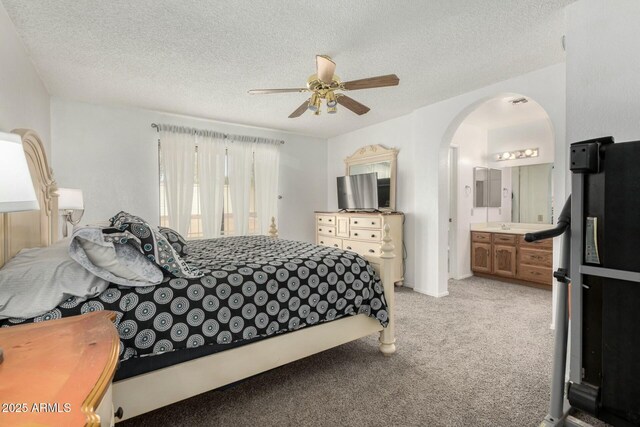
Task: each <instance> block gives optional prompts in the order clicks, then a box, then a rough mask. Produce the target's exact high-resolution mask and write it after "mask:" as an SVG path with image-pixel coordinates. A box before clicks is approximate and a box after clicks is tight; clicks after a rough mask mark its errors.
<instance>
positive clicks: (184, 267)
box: [111, 211, 203, 279]
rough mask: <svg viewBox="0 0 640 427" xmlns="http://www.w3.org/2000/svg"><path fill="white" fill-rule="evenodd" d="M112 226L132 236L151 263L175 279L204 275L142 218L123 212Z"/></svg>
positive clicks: (112, 222) (115, 218)
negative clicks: (191, 265)
mask: <svg viewBox="0 0 640 427" xmlns="http://www.w3.org/2000/svg"><path fill="white" fill-rule="evenodd" d="M111 225H112V226H113V227H115V228H116V229H117V230H119V231H120V232H123V233H126V234H127V235H129V236H131V237H132V238H133V239H134V241H135V242H137V243H138V244H139V249H140V250H141V252H142V253H143V254H145V255H146V256H147V258H149V259H150V260H151V261H153V262H155V263H156V265H158V266H159V267H160V268H163V269H164V270H166V271H167V272H169V273H170V274H171V275H172V276H174V277H182V278H186V279H194V278H198V277H202V276H203V274H202V273H201V272H200V271H198V270H197V269H195V268H192V267H190V266H189V265H188V264H187V263H186V262H185V261H184V260H183V259H182V258H181V257H180V255H178V253H177V252H176V250H175V249H174V248H173V246H171V244H170V243H169V242H168V241H167V239H165V237H164V236H163V235H162V234H161V233H160V232H159V231H158V230H155V229H153V228H151V226H149V224H148V223H147V222H146V221H145V220H143V219H142V218H140V217H138V216H135V215H131V214H129V213H127V212H124V211H121V212H119V213H118V214H116V215H115V216H114V217H113V218H111Z"/></svg>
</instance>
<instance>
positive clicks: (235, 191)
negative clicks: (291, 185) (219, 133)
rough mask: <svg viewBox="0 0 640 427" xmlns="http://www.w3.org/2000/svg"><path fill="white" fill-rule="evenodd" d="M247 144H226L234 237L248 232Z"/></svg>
mask: <svg viewBox="0 0 640 427" xmlns="http://www.w3.org/2000/svg"><path fill="white" fill-rule="evenodd" d="M252 145H253V144H251V143H249V142H243V141H239V140H234V141H233V142H232V143H230V144H227V162H228V163H227V164H228V176H229V192H230V196H231V210H232V211H233V223H234V226H235V233H234V234H235V235H236V236H244V235H246V234H248V231H249V196H250V191H251V171H252V167H253V150H252Z"/></svg>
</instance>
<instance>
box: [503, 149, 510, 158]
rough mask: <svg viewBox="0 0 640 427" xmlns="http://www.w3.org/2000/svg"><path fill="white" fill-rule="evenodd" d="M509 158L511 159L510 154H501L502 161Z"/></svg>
mask: <svg viewBox="0 0 640 427" xmlns="http://www.w3.org/2000/svg"><path fill="white" fill-rule="evenodd" d="M509 157H511V153H510V152H508V151H505V152H504V153H503V154H502V158H503V159H508V158H509Z"/></svg>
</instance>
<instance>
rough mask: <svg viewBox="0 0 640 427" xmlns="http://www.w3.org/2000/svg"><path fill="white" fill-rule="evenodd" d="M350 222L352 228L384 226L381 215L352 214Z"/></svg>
mask: <svg viewBox="0 0 640 427" xmlns="http://www.w3.org/2000/svg"><path fill="white" fill-rule="evenodd" d="M349 222H350V225H351V227H352V228H353V227H355V228H382V218H380V217H379V216H372V217H366V216H352V217H351V218H350V221H349Z"/></svg>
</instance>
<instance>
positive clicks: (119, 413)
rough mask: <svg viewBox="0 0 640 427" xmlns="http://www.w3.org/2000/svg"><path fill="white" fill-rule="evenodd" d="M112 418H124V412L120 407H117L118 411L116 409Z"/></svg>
mask: <svg viewBox="0 0 640 427" xmlns="http://www.w3.org/2000/svg"><path fill="white" fill-rule="evenodd" d="M113 416H114V417H116V418H118V419H120V418H122V417H123V416H124V410H123V409H122V406H119V407H118V409H116V411H115V412H114V413H113Z"/></svg>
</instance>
